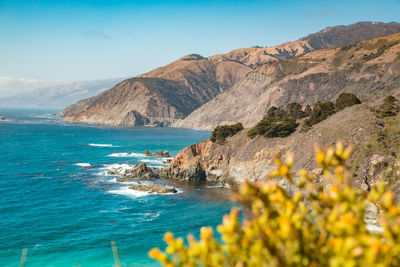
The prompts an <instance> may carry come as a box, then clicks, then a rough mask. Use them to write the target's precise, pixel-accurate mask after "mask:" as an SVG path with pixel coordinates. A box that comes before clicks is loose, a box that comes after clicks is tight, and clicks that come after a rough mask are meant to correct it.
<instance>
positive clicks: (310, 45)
mask: <svg viewBox="0 0 400 267" xmlns="http://www.w3.org/2000/svg"><path fill="white" fill-rule="evenodd" d="M399 31H400V24H398V23H374V22H360V23H356V24H353V25H349V26H338V27H331V28H327V29H325V30H323V31H321V32H318V33H316V34H312V35H309V36H307V37H305V38H302V39H300V40H298V41H295V42H288V43H284V44H282V45H278V46H275V47H267V48H260V47H251V48H243V49H238V50H233V51H231V52H229V53H227V54H223V55H215V56H212V57H210V58H203V57H201V56H199V55H188V56H185V57H183V58H181V59H179V60H177V61H175V62H173V63H171V64H169V65H166V66H164V67H161V68H158V69H155V70H153V71H151V72H148V73H146V74H143V75H141V76H139V77H136V78H132V79H128V80H125V81H123V82H121V83H119V84H117V85H116V86H115V87H113V88H111V89H109V90H107V91H105V92H103V93H102V94H100V95H98V96H96V97H92V98H89V99H85V100H82V101H79V102H78V103H76V104H74V105H71V106H69V107H67V108H66V109H65V110H63V111H62V112H61V113H60V114H61V115H63V116H64V117H65V120H66V121H73V122H84V123H99V124H108V125H126V126H136V125H144V124H159V125H160V124H161V125H169V124H170V123H172V122H175V125H177V126H189V127H199V128H200V127H201V128H203V127H212V126H214V125H216V124H218V123H219V122H221V121H224V120H225V119H222V118H220V116H219V115H218V116H217V117H216V118H212V119H211V120H210V121H208V117H207V116H206V117H205V119H206V120H207V123H209V124H205V123H206V122H205V121H204V120H203V119H201V120H200V121H199V123H194V124H193V123H192V122H191V121H193V120H197V119H198V117H199V115H196V114H199V113H202V112H203V111H205V112H208V108H212V109H216V110H219V109H220V107H219V106H214V107H213V106H212V104H211V105H208V106H205V107H201V106H202V105H203V104H205V103H207V102H208V101H210V100H212V99H214V98H215V97H216V96H217V95H219V94H220V93H221V92H223V91H225V90H227V89H230V88H232V86H234V85H235V84H236V85H237V86H238V85H239V82H241V84H243V82H245V83H246V81H248V80H249V77H250V79H251V77H253V78H254V77H255V76H254V75H255V73H257V72H259V73H262V72H260V68H268V66H270V65H271V64H274V62H277V61H281V60H287V59H290V58H294V57H298V56H300V55H302V54H304V53H307V52H310V51H313V50H316V49H321V48H330V47H338V46H343V45H347V44H351V43H354V42H356V41H360V40H365V39H369V38H373V37H376V36H380V35H383V34H390V33H393V32H399ZM263 64H266V65H265V66H264V65H263ZM282 64H286V63H282ZM260 66H261V67H260ZM303 67H304V68H305V67H306V66H305V65H304V64H303ZM283 68H284V67H283ZM253 69H256V70H254V71H253V72H252V73H251V74H250V75H247V74H248V73H249V72H250V71H252V70H253ZM265 71H266V72H268V70H266V69H265ZM281 75H285V74H284V73H283V74H281ZM256 79H259V81H257V83H260V82H261V83H265V82H267V81H268V79H269V76H268V77H266V80H265V79H264V77H262V76H260V77H258V78H256ZM257 83H254V84H252V83H251V82H250V83H247V84H246V85H247V86H250V87H252V86H253V85H254V86H258V85H257ZM237 86H236V87H235V88H237ZM232 89H233V88H232ZM235 90H237V89H235ZM244 90H253V89H252V88H244ZM244 93H245V91H241V90H240V89H239V91H238V96H242V97H243V96H244V97H247V95H246V94H244ZM224 96H225V94H224ZM219 99H221V98H219ZM239 100H240V99H239ZM218 101H219V100H218ZM227 101H228V102H229V101H230V100H227ZM213 103H214V104H215V103H217V104H219V102H213ZM243 103H247V102H246V101H244V102H243ZM231 104H233V105H236V104H235V102H231ZM238 105H240V104H238ZM199 107H201V109H200V111H196V113H194V115H193V116H190V117H189V118H188V119H187V120H185V121H183V122H182V123H177V122H176V121H175V120H176V119H183V118H185V117H186V116H187V115H189V114H190V113H191V112H192V111H194V110H195V109H197V108H199ZM221 108H222V110H223V109H224V108H227V107H224V106H222V107H221ZM247 108H251V107H247ZM230 111H232V110H230ZM227 115H229V116H231V112H230V113H228V114H227ZM200 117H202V115H200ZM232 118H235V119H236V118H237V117H232ZM221 119H222V120H221Z"/></svg>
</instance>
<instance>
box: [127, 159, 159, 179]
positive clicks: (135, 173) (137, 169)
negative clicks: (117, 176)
mask: <svg viewBox="0 0 400 267" xmlns="http://www.w3.org/2000/svg"><path fill="white" fill-rule="evenodd" d="M124 176H125V177H130V178H140V179H157V178H158V176H157V175H156V174H155V173H154V172H153V169H152V168H150V167H147V165H146V164H144V163H141V164H138V165H134V166H133V167H132V169H131V170H128V171H127V172H126V173H125V174H124Z"/></svg>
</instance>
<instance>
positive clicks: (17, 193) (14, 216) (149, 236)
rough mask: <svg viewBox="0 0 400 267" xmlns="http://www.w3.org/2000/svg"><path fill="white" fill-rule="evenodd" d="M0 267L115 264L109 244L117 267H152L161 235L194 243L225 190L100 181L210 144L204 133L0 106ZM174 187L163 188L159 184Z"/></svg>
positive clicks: (224, 199)
mask: <svg viewBox="0 0 400 267" xmlns="http://www.w3.org/2000/svg"><path fill="white" fill-rule="evenodd" d="M0 115H2V116H4V117H6V119H7V120H6V121H0V266H18V264H19V262H20V258H21V253H22V250H23V249H24V248H26V249H28V254H27V258H26V262H25V266H28V267H29V266H82V267H84V266H113V265H114V264H115V263H114V257H113V252H112V248H111V245H110V242H111V241H115V242H116V245H117V248H118V253H119V257H120V260H121V263H122V266H158V264H157V263H156V262H155V261H154V260H152V259H149V258H148V256H147V253H148V251H149V250H150V249H151V248H153V247H160V248H164V247H165V245H164V242H163V241H162V238H163V235H164V233H165V232H166V231H172V232H174V234H175V235H176V236H179V237H186V235H187V234H189V233H193V234H195V235H197V236H198V234H199V229H200V227H201V226H203V225H204V226H212V227H215V226H216V225H218V224H220V223H221V219H222V216H223V215H224V214H226V213H227V212H229V210H230V208H231V207H232V203H231V201H230V193H231V192H230V191H229V189H226V188H218V187H215V186H210V185H202V184H200V185H193V184H192V185H189V184H186V183H172V185H173V186H175V187H176V188H177V189H178V191H179V192H178V194H172V195H157V194H151V195H149V194H146V193H141V192H136V191H133V190H131V189H129V185H126V184H122V183H118V182H117V181H116V177H115V176H110V175H107V174H106V173H107V170H109V169H111V168H113V167H125V168H129V166H130V165H132V164H138V163H146V164H147V165H148V166H151V167H154V168H159V167H162V166H165V164H163V162H162V161H163V159H159V158H152V157H146V156H144V155H143V154H142V153H143V151H144V150H149V151H151V152H156V151H158V150H168V151H169V152H170V153H171V154H174V155H176V154H177V153H178V152H179V151H180V150H181V149H182V148H184V147H185V146H187V145H190V144H193V143H196V142H200V141H202V140H205V139H208V138H209V135H210V133H209V132H207V131H194V130H187V129H172V128H107V127H100V126H87V125H86V126H85V125H76V124H67V123H64V122H62V120H61V118H59V117H58V116H56V115H55V111H51V112H49V111H40V110H10V109H7V110H6V109H0ZM162 182H163V183H167V184H171V182H170V181H162Z"/></svg>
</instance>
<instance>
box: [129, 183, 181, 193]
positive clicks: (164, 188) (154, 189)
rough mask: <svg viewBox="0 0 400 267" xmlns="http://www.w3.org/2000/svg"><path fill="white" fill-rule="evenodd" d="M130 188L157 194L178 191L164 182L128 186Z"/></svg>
mask: <svg viewBox="0 0 400 267" xmlns="http://www.w3.org/2000/svg"><path fill="white" fill-rule="evenodd" d="M129 188H130V189H132V190H136V191H141V192H147V193H150V194H152V193H157V194H171V193H172V194H175V193H178V190H176V188H175V187H172V186H169V185H164V184H153V185H133V186H130V187H129Z"/></svg>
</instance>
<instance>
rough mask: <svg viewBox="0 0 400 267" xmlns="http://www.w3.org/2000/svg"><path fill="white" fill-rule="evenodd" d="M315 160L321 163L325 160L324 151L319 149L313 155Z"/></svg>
mask: <svg viewBox="0 0 400 267" xmlns="http://www.w3.org/2000/svg"><path fill="white" fill-rule="evenodd" d="M315 160H316V161H317V163H319V164H322V163H323V162H324V160H325V154H324V152H321V151H319V152H318V153H317V155H316V156H315Z"/></svg>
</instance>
